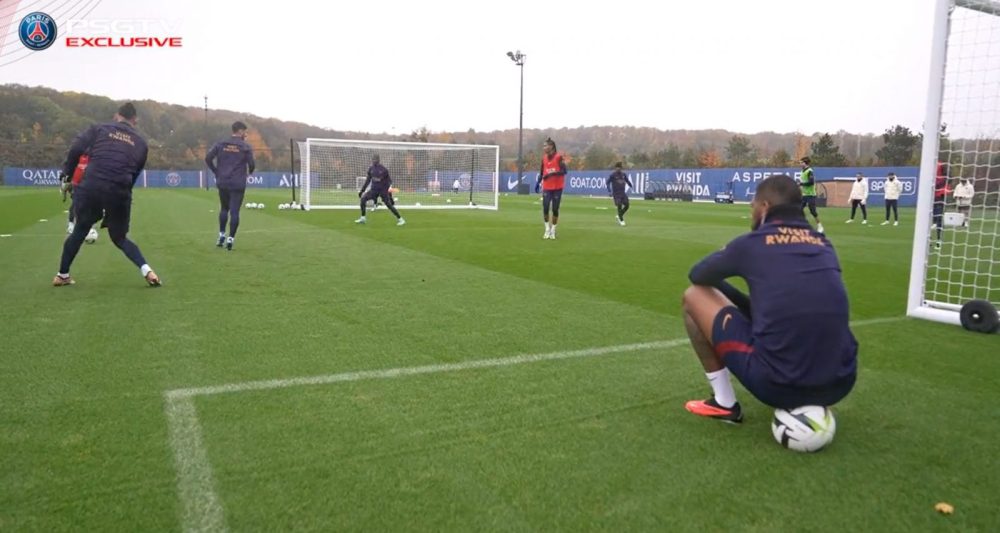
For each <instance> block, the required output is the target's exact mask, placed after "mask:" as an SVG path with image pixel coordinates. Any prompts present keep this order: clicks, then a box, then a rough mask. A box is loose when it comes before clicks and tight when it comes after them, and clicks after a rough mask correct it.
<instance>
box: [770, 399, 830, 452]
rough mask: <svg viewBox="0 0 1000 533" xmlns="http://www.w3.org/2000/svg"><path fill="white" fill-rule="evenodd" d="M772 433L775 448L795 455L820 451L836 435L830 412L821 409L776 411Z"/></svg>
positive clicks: (803, 408)
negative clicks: (782, 447)
mask: <svg viewBox="0 0 1000 533" xmlns="http://www.w3.org/2000/svg"><path fill="white" fill-rule="evenodd" d="M771 433H772V434H773V435H774V440H776V441H778V444H780V445H782V446H784V447H785V448H788V449H789V450H795V451H797V452H816V451H819V450H822V449H823V447H825V446H826V445H827V444H830V442H831V441H832V440H833V436H834V434H835V433H837V419H835V418H834V417H833V411H831V410H830V409H829V408H828V407H823V406H820V405H804V406H802V407H796V408H795V409H775V410H774V418H773V419H772V420H771Z"/></svg>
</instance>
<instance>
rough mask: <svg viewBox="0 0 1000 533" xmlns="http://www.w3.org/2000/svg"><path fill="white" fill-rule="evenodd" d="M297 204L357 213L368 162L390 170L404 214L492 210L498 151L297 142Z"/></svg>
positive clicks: (472, 146) (495, 205)
mask: <svg viewBox="0 0 1000 533" xmlns="http://www.w3.org/2000/svg"><path fill="white" fill-rule="evenodd" d="M299 153H300V172H299V175H300V182H301V185H302V190H301V194H300V196H301V198H302V205H303V206H305V208H306V209H356V208H357V207H358V192H359V190H360V188H361V186H362V185H363V184H364V181H365V177H366V176H367V173H368V168H369V167H370V166H371V165H372V157H373V156H376V155H377V156H378V157H379V162H380V163H381V164H382V165H383V166H384V167H386V169H387V170H388V171H389V176H390V177H391V178H392V187H393V198H394V199H395V200H396V205H397V206H399V207H400V208H405V209H492V210H496V209H497V208H498V205H499V196H500V179H499V176H500V147H499V146H495V145H480V144H444V143H416V142H394V141H366V140H350V139H314V138H310V139H306V140H305V141H300V142H299Z"/></svg>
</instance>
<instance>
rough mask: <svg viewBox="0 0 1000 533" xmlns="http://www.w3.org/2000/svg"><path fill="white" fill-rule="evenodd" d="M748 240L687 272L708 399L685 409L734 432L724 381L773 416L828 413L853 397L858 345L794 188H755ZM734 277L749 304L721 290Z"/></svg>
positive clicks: (770, 182)
mask: <svg viewBox="0 0 1000 533" xmlns="http://www.w3.org/2000/svg"><path fill="white" fill-rule="evenodd" d="M751 206H752V217H751V218H752V219H753V231H751V232H750V233H747V234H744V235H742V236H740V237H737V238H736V239H734V240H733V241H732V242H730V243H729V244H728V245H726V247H725V248H723V249H722V250H721V251H719V252H715V253H714V254H712V255H709V256H708V257H706V258H704V259H702V260H701V262H699V263H698V264H696V265H695V266H694V267H693V268H692V269H691V273H690V274H689V277H690V279H691V283H693V285H692V286H691V287H689V288H688V289H687V290H686V291H685V292H684V300H683V307H684V325H685V326H686V328H687V331H688V336H689V337H690V338H691V345H692V346H693V347H694V350H695V352H696V353H697V355H698V358H699V359H701V364H702V366H703V367H704V369H705V375H706V377H707V378H708V382H709V384H710V385H711V387H712V392H713V395H712V397H710V398H708V399H707V400H695V401H690V402H687V404H686V405H685V408H686V409H687V410H688V411H690V412H692V413H694V414H696V415H700V416H706V417H710V418H717V419H721V420H724V421H726V422H731V423H739V422H741V421H742V420H743V413H742V411H741V409H740V404H739V402H737V401H736V393H735V391H734V390H733V386H732V383H731V382H730V379H729V376H730V374H733V375H735V376H736V378H737V379H738V380H739V381H740V383H742V384H743V386H744V387H746V389H747V390H748V391H750V393H751V394H753V395H754V396H755V397H757V399H758V400H760V401H761V402H763V403H765V404H767V405H770V406H772V407H778V408H783V409H791V408H794V407H799V406H803V405H822V406H830V405H833V404H835V403H837V402H839V401H840V400H842V399H843V398H844V397H845V396H847V394H848V393H849V392H850V391H851V389H852V388H853V387H854V381H855V377H856V372H857V353H858V343H857V341H856V340H855V339H854V335H853V334H852V333H851V330H850V328H849V326H848V302H847V291H846V289H845V288H844V283H843V280H842V279H841V272H840V264H839V261H838V260H837V255H836V253H835V252H834V250H833V247H832V246H831V244H830V242H829V241H828V240H826V238H825V237H824V236H823V235H822V234H821V233H818V232H817V231H814V230H813V229H812V228H811V227H810V226H809V223H808V222H807V221H806V219H805V215H804V214H803V212H802V193H801V192H800V190H799V187H798V185H796V183H795V181H793V180H792V178H790V177H788V176H784V175H779V176H772V177H770V178H767V179H765V180H764V181H763V182H761V184H760V186H759V187H758V188H757V193H756V195H755V197H754V200H753V203H752V204H751ZM734 276H736V277H741V278H743V279H744V280H746V282H747V285H748V286H749V288H750V296H749V297H748V296H746V295H744V294H743V293H741V292H740V291H739V290H737V289H736V288H735V287H733V286H732V285H730V284H729V283H727V282H726V281H725V280H726V278H729V277H734Z"/></svg>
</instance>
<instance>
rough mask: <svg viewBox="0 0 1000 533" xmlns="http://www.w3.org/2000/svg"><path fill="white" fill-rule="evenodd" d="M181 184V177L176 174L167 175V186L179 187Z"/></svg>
mask: <svg viewBox="0 0 1000 533" xmlns="http://www.w3.org/2000/svg"><path fill="white" fill-rule="evenodd" d="M180 184H181V175H180V174H178V173H176V172H171V173H169V174H167V185H169V186H171V187H177V186H178V185H180Z"/></svg>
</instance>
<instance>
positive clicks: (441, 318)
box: [0, 188, 1000, 532]
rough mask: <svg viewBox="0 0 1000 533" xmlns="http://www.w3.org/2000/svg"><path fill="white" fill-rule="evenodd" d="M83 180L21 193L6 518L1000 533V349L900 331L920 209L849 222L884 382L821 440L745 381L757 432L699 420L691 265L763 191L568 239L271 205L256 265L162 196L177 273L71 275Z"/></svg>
mask: <svg viewBox="0 0 1000 533" xmlns="http://www.w3.org/2000/svg"><path fill="white" fill-rule="evenodd" d="M57 196H58V194H57V193H56V192H54V191H52V190H32V189H12V188H6V189H3V188H0V234H6V235H11V236H10V237H2V238H0V301H2V305H0V325H2V326H0V327H2V349H0V350H2V356H0V531H64V530H92V531H116V530H128V531H172V530H179V529H199V528H204V529H222V528H228V529H230V530H233V531H256V530H259V531H275V530H313V531H334V530H368V531H371V530H388V531H401V530H406V531H442V530H459V531H467V530H513V531H538V530H543V531H546V530H559V531H587V530H610V531H629V530H661V531H699V532H701V531H722V530H748V531H780V530H794V531H803V530H805V531H862V530H872V531H935V530H940V531H947V530H953V529H958V530H978V531H996V530H998V529H1000V517H998V514H997V509H998V508H1000V497H998V496H997V495H998V494H1000V479H998V477H997V467H996V466H995V463H996V460H995V456H996V452H997V444H996V443H997V442H998V441H1000V424H998V423H997V422H996V421H997V420H1000V407H998V405H1000V404H998V402H997V401H996V398H997V395H996V390H997V389H996V384H997V383H998V382H1000V337H998V336H995V335H994V336H986V335H977V334H972V333H968V332H965V331H964V330H961V329H959V328H955V327H950V326H945V325H940V324H935V323H928V322H923V321H914V320H907V319H904V318H902V315H903V312H904V308H905V297H906V285H907V278H908V270H909V257H910V255H909V254H910V247H911V240H912V235H913V222H912V220H913V212H912V211H906V210H904V212H903V213H902V214H903V219H904V220H903V223H902V224H901V226H899V227H892V226H885V227H882V226H877V225H874V226H871V225H870V226H861V225H859V224H852V225H844V224H843V220H844V219H846V218H847V214H846V210H838V209H824V210H822V211H821V214H822V216H823V219H824V223H825V225H826V227H827V232H828V235H829V236H830V238H831V240H832V241H833V243H834V245H835V246H836V247H837V251H838V253H839V256H840V259H841V262H842V265H843V268H844V278H845V281H846V283H847V286H848V290H849V292H850V296H851V306H852V319H853V320H854V321H855V322H854V323H855V327H854V332H855V335H856V336H857V337H858V339H859V341H860V343H861V354H860V364H861V370H860V376H859V380H858V385H857V387H856V388H855V391H854V392H853V393H852V394H851V395H850V396H849V397H848V398H847V399H846V400H845V401H844V402H842V403H841V404H840V405H839V406H837V408H836V409H835V411H836V414H837V418H838V432H837V436H836V439H835V440H834V442H833V444H832V445H831V446H830V447H829V448H827V449H826V450H823V451H822V452H820V453H818V454H812V455H802V454H796V453H793V452H789V451H787V450H784V449H782V448H781V447H780V446H778V445H777V444H776V443H775V442H774V440H773V438H772V437H771V434H770V418H771V411H770V409H768V408H766V407H765V406H763V405H761V404H760V403H758V402H756V401H755V400H754V399H752V398H751V397H750V396H749V395H748V394H747V393H746V392H745V391H743V390H742V389H741V388H739V387H738V388H737V394H738V395H739V397H740V399H741V400H742V402H743V405H744V410H745V414H746V422H745V423H744V424H743V425H742V426H741V427H730V426H726V425H724V424H721V423H717V422H715V421H711V420H705V419H700V418H698V417H694V416H692V415H690V414H688V413H687V412H685V411H684V409H683V402H684V401H685V400H688V399H691V398H700V397H704V396H706V395H707V394H708V391H709V389H708V386H707V384H706V383H705V379H704V376H703V374H702V373H701V371H700V369H699V365H698V363H697V360H696V358H695V356H694V354H693V353H692V351H691V349H690V347H689V346H687V345H686V343H685V342H684V338H685V335H684V329H683V326H682V324H681V321H680V319H679V318H678V311H679V309H678V308H679V300H680V295H681V292H682V291H683V289H684V287H685V286H686V274H687V271H688V269H689V268H690V266H691V265H692V264H693V263H694V262H695V261H696V260H698V259H699V258H701V257H702V256H703V255H705V254H707V253H709V252H711V251H712V250H714V249H717V248H718V247H720V246H721V245H722V244H724V243H725V242H727V241H728V240H729V239H731V238H732V237H733V236H735V235H737V234H739V233H741V232H743V231H745V229H746V227H747V224H748V220H747V219H746V218H745V217H746V216H747V214H748V208H747V207H746V206H716V205H705V204H679V203H658V202H655V203H654V202H644V201H635V202H633V204H632V205H633V207H632V210H631V211H630V213H629V215H628V216H627V221H628V226H627V227H625V228H621V227H619V226H618V225H617V224H615V222H614V220H613V217H614V211H613V208H611V201H610V200H609V199H586V198H576V197H566V198H565V199H564V202H563V203H564V205H563V214H562V222H561V223H560V225H559V239H558V240H556V241H543V240H542V239H541V234H542V225H541V221H540V214H539V211H540V206H539V205H537V197H534V196H532V197H514V196H510V197H503V198H501V209H500V211H499V212H475V211H447V212H436V211H410V212H407V211H405V210H404V211H403V215H404V216H405V217H406V219H407V222H408V224H407V225H406V226H403V227H396V226H395V225H394V222H395V221H394V219H393V218H392V217H391V215H389V214H388V212H387V211H386V210H384V209H381V210H379V211H377V212H375V213H374V214H372V215H371V216H370V217H369V223H368V224H367V225H365V226H356V225H354V224H353V222H352V221H353V219H354V218H356V217H357V213H356V212H354V211H313V212H288V211H278V210H277V205H278V203H280V202H282V201H286V200H287V198H285V197H284V196H282V195H281V193H277V192H268V191H265V192H259V191H253V190H252V191H250V193H249V194H248V197H247V201H257V202H261V201H263V202H265V203H267V204H268V209H267V210H265V211H247V210H244V211H243V222H242V225H241V228H240V233H239V235H238V237H237V241H236V249H235V250H234V251H233V252H230V253H227V252H225V251H222V250H219V249H217V248H215V247H214V241H215V237H216V228H215V226H216V222H215V217H216V214H215V211H214V210H216V209H217V205H216V199H215V195H214V192H205V191H196V190H187V191H165V190H154V191H149V190H141V191H137V192H136V197H135V202H134V209H133V224H132V233H131V236H132V238H133V239H134V240H135V241H136V242H137V243H138V244H139V246H140V247H141V248H142V250H143V252H144V253H145V255H146V257H147V259H148V260H149V261H150V263H151V264H152V266H153V267H154V268H155V269H156V271H157V273H158V274H159V275H160V276H161V277H162V278H163V280H164V287H162V288H160V289H149V288H146V287H145V284H144V282H143V280H142V278H141V277H140V275H139V273H138V272H137V269H135V268H134V267H133V266H132V265H131V264H130V263H129V262H128V261H127V260H126V259H125V258H124V256H122V254H121V253H120V252H119V251H118V250H117V249H115V248H114V247H113V246H112V245H111V243H110V241H109V240H108V238H107V235H106V234H102V236H101V239H100V240H99V241H98V242H97V244H94V245H87V246H85V247H84V249H83V250H82V252H81V254H80V256H79V257H78V258H77V261H76V263H75V264H74V266H73V275H74V277H75V278H76V280H77V285H75V286H73V287H66V288H59V289H56V288H53V287H50V286H49V283H50V280H51V277H52V276H53V275H54V274H55V270H56V268H57V266H58V261H59V254H60V250H61V243H62V240H63V238H64V236H65V214H64V213H63V209H64V205H63V204H60V203H59V201H58V200H57ZM874 218H877V217H874ZM43 219H44V220H46V222H41V221H40V220H43ZM789 304H790V305H794V302H790V303H789ZM644 343H651V344H644ZM607 347H610V348H609V349H608V350H606V351H604V352H602V351H601V350H599V349H600V348H607ZM516 356H527V357H521V358H520V359H513V360H512V359H510V358H512V357H516ZM508 363H514V364H508ZM401 369H402V370H401ZM406 369H411V370H406ZM412 369H416V370H412ZM316 376H320V377H321V378H318V379H315V380H312V381H310V380H308V379H303V380H301V381H296V379H297V378H310V377H316ZM170 391H174V392H170ZM941 501H944V502H948V503H951V504H953V505H954V506H955V514H954V515H951V516H942V515H938V514H937V513H935V512H934V504H935V503H937V502H941Z"/></svg>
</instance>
